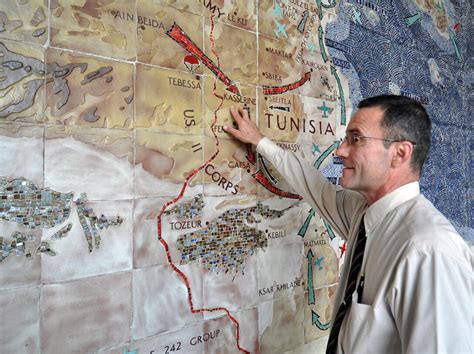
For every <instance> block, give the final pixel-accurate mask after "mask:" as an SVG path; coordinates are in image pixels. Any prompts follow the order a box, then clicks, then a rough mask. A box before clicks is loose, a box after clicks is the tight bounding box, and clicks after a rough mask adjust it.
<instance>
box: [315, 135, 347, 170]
mask: <svg viewBox="0 0 474 354" xmlns="http://www.w3.org/2000/svg"><path fill="white" fill-rule="evenodd" d="M339 144H340V143H339V141H335V142H334V144H332V145H331V146H330V147H328V148H327V149H326V150H324V152H323V153H322V154H321V155H319V157H318V159H317V160H316V161H314V164H313V166H314V167H316V168H317V169H319V167H320V166H321V164H322V163H323V161H324V160H325V159H326V157H328V156H329V154H330V153H331V152H333V151H334V150H336V149H337V148H338V147H339Z"/></svg>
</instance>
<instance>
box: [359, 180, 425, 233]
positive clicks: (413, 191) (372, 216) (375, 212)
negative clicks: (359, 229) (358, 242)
mask: <svg viewBox="0 0 474 354" xmlns="http://www.w3.org/2000/svg"><path fill="white" fill-rule="evenodd" d="M419 194H420V185H419V183H418V182H411V183H408V184H405V185H403V186H401V187H399V188H397V189H395V190H394V191H392V192H390V193H389V194H387V195H386V196H384V197H382V198H380V199H379V200H377V201H376V202H375V203H374V204H372V205H371V206H370V207H369V208H368V209H367V210H366V213H365V217H364V226H365V230H366V231H367V232H370V231H372V230H373V229H374V227H375V226H376V225H377V223H378V222H380V221H381V220H382V218H383V217H384V216H385V215H386V214H388V213H389V212H390V211H392V210H393V209H395V208H396V207H397V206H399V205H400V204H402V203H404V202H406V201H407V200H410V199H412V198H414V197H416V196H417V195H419Z"/></svg>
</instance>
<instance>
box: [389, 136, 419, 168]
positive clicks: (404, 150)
mask: <svg viewBox="0 0 474 354" xmlns="http://www.w3.org/2000/svg"><path fill="white" fill-rule="evenodd" d="M413 148H414V146H413V144H412V143H410V142H409V141H398V142H394V143H393V149H394V150H393V155H392V167H399V166H402V165H405V164H408V165H410V163H411V156H412V155H413Z"/></svg>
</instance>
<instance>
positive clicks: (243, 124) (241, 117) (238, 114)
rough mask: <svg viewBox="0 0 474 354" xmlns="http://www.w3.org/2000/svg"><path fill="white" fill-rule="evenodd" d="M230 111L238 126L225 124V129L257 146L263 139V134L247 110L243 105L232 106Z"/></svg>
mask: <svg viewBox="0 0 474 354" xmlns="http://www.w3.org/2000/svg"><path fill="white" fill-rule="evenodd" d="M230 113H231V114H232V117H233V118H234V120H235V121H236V123H237V126H238V128H237V129H234V128H232V127H228V126H224V131H226V132H227V133H229V134H231V135H233V136H234V137H236V138H237V139H239V140H240V141H242V142H244V143H250V144H252V145H253V146H255V147H257V144H258V143H259V141H260V140H262V139H263V135H262V134H260V132H259V131H258V128H257V126H256V125H255V123H254V122H252V121H251V120H250V117H249V114H248V112H247V110H245V109H243V108H242V107H238V108H236V107H230Z"/></svg>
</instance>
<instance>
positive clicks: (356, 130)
mask: <svg viewBox="0 0 474 354" xmlns="http://www.w3.org/2000/svg"><path fill="white" fill-rule="evenodd" d="M347 133H349V134H360V130H359V129H358V128H352V129H347V130H346V134H347Z"/></svg>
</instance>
